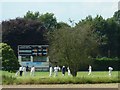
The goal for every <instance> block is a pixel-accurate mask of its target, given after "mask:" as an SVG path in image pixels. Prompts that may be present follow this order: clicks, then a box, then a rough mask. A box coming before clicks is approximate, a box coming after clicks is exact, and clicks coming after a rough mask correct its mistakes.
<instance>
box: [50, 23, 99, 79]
mask: <svg viewBox="0 0 120 90" xmlns="http://www.w3.org/2000/svg"><path fill="white" fill-rule="evenodd" d="M52 35H53V36H52V41H51V44H50V52H49V55H50V62H52V63H55V64H58V65H66V66H69V67H70V70H71V74H72V75H73V76H74V77H75V76H77V71H78V70H79V68H80V66H81V65H83V64H84V65H88V64H90V62H89V60H90V56H91V55H92V51H94V50H95V47H96V46H97V42H96V39H95V35H94V34H93V31H92V30H91V27H90V25H85V26H82V27H81V26H78V27H75V28H70V27H65V28H62V29H59V30H57V31H54V32H53V33H52ZM94 52H95V51H94Z"/></svg>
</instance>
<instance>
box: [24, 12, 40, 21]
mask: <svg viewBox="0 0 120 90" xmlns="http://www.w3.org/2000/svg"><path fill="white" fill-rule="evenodd" d="M39 16H40V14H39V12H35V13H33V12H32V11H28V12H27V13H26V15H25V16H24V18H25V19H32V20H37V19H38V18H39Z"/></svg>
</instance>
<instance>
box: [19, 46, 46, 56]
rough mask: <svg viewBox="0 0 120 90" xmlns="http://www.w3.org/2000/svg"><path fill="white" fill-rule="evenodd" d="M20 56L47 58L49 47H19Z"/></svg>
mask: <svg viewBox="0 0 120 90" xmlns="http://www.w3.org/2000/svg"><path fill="white" fill-rule="evenodd" d="M18 49H19V50H18V55H19V56H47V55H48V45H19V46H18Z"/></svg>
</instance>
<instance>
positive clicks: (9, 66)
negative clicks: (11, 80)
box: [0, 43, 20, 71]
mask: <svg viewBox="0 0 120 90" xmlns="http://www.w3.org/2000/svg"><path fill="white" fill-rule="evenodd" d="M0 55H2V56H1V57H2V69H3V70H5V71H15V70H18V68H19V66H20V65H19V62H18V60H17V58H16V56H15V54H14V51H13V50H12V48H11V47H10V46H9V45H7V44H6V43H0ZM0 60H1V59H0Z"/></svg>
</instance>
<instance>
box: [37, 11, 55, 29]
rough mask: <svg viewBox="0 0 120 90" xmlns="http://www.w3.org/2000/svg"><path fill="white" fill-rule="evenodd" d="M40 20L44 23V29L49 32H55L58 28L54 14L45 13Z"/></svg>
mask: <svg viewBox="0 0 120 90" xmlns="http://www.w3.org/2000/svg"><path fill="white" fill-rule="evenodd" d="M39 20H40V21H41V22H43V24H44V27H45V28H46V29H47V30H48V31H51V30H54V29H56V27H57V20H56V17H54V14H53V13H45V14H42V15H40V17H39Z"/></svg>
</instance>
